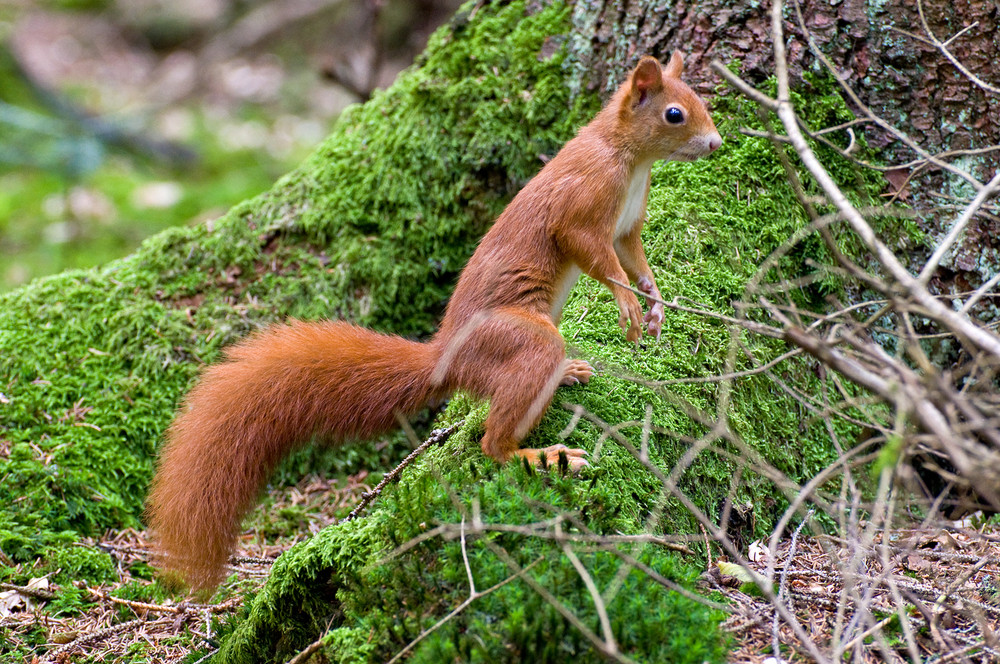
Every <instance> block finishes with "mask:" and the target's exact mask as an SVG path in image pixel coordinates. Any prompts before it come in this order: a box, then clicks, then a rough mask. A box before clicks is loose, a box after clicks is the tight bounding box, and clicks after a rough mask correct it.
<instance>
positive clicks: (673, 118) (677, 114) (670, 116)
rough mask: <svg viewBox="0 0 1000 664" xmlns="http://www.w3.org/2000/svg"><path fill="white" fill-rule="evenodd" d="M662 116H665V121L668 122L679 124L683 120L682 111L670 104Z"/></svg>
mask: <svg viewBox="0 0 1000 664" xmlns="http://www.w3.org/2000/svg"><path fill="white" fill-rule="evenodd" d="M664 116H665V117H666V118H667V122H669V123H670V124H680V123H682V122H684V111H682V110H681V109H679V108H677V107H676V106H671V107H670V108H668V109H667V112H666V113H664Z"/></svg>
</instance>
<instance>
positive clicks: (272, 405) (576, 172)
mask: <svg viewBox="0 0 1000 664" xmlns="http://www.w3.org/2000/svg"><path fill="white" fill-rule="evenodd" d="M682 69H683V59H682V57H681V54H680V52H678V51H675V52H674V53H673V55H672V56H671V58H670V62H669V63H668V64H667V65H666V66H665V67H664V66H661V65H660V63H659V61H657V60H656V58H653V57H649V56H646V57H643V58H642V59H641V60H640V61H639V63H638V65H637V66H636V67H635V69H634V70H632V71H631V72H630V74H629V76H628V79H627V80H626V81H625V82H624V83H623V84H622V85H621V87H620V88H618V90H617V92H615V94H614V96H613V97H612V98H611V100H610V101H609V102H608V103H607V104H606V105H605V107H604V108H603V109H602V110H601V112H600V113H599V114H598V115H597V116H596V117H595V118H594V119H593V121H591V122H590V124H588V125H587V126H585V127H583V128H582V129H580V131H579V133H578V134H577V135H576V137H575V138H573V139H572V140H571V141H569V142H568V143H567V144H566V145H565V146H564V147H563V148H562V150H560V151H559V153H558V154H557V155H556V156H555V157H554V158H553V159H552V160H551V161H549V162H548V163H547V164H546V165H545V166H544V168H542V170H541V171H540V172H539V173H538V174H537V175H536V176H535V177H534V178H533V179H532V180H531V181H530V182H528V184H527V185H526V186H525V187H524V189H522V190H521V191H520V193H518V194H517V196H516V197H515V198H514V200H513V201H511V203H510V204H509V205H508V206H507V208H506V209H505V210H504V211H503V213H502V214H501V215H500V217H499V218H498V219H497V220H496V222H495V223H494V224H493V227H492V228H491V229H490V230H489V232H488V233H487V234H486V235H485V237H483V240H482V242H481V243H480V244H479V247H478V248H477V249H476V251H475V253H474V254H473V255H472V258H471V259H470V260H469V262H468V264H467V265H466V266H465V269H464V270H463V271H462V274H461V276H460V277H459V279H458V285H457V286H456V288H455V292H454V294H453V295H452V297H451V300H450V301H449V302H448V305H447V308H446V310H445V315H444V319H443V320H442V322H441V327H440V329H439V330H438V332H437V333H436V334H435V335H434V336H433V337H432V338H431V339H430V341H428V342H426V343H418V342H414V341H408V340H406V339H403V338H400V337H396V336H390V335H384V334H379V333H376V332H372V331H370V330H367V329H364V328H361V327H357V326H355V325H352V324H350V323H346V322H340V321H318V322H303V321H292V322H289V323H287V324H280V325H274V326H271V327H268V328H266V329H264V330H262V331H260V332H257V333H255V334H252V335H251V336H249V337H248V338H247V339H245V340H243V341H241V342H239V343H237V344H236V345H234V346H232V347H231V348H229V349H228V351H227V352H226V355H225V359H224V360H223V361H222V362H220V363H219V364H216V365H214V366H210V367H208V368H207V369H206V370H205V371H204V373H203V375H202V377H201V380H200V381H199V382H198V384H197V385H195V387H194V388H193V389H192V390H191V391H190V393H189V394H188V395H187V398H186V400H185V401H184V404H183V406H182V407H181V409H180V410H179V411H178V414H177V416H176V418H175V420H174V422H173V424H172V425H171V426H170V428H169V429H168V430H167V433H166V444H165V446H164V449H163V453H162V456H161V458H160V462H159V467H158V469H157V472H156V476H155V478H154V480H153V484H152V489H151V492H150V495H149V500H148V508H147V515H148V518H149V524H150V526H151V529H152V531H153V537H154V541H155V544H156V547H157V549H158V551H159V560H158V563H159V564H160V565H161V566H162V567H163V568H164V569H165V571H167V572H168V573H171V574H180V576H181V577H183V578H184V580H186V581H187V583H188V584H189V585H191V586H192V587H193V588H194V589H198V590H208V589H211V588H214V587H215V586H216V585H217V584H218V582H219V581H220V580H221V577H222V572H223V566H224V564H225V562H226V560H227V559H228V557H229V555H230V554H231V552H232V550H233V549H234V546H235V541H236V538H237V536H238V534H239V532H240V525H241V521H242V519H243V517H244V516H245V514H246V513H247V512H248V511H249V510H250V509H251V508H252V507H253V505H254V504H255V502H256V501H257V499H258V496H259V494H260V493H261V491H262V490H263V488H264V486H265V484H266V482H267V480H268V479H269V477H270V476H271V474H272V472H273V471H274V468H275V466H276V465H277V464H278V462H279V461H280V460H281V459H282V458H283V457H284V456H285V455H286V454H288V453H289V452H291V451H292V450H293V449H296V448H297V447H299V446H301V445H303V444H305V443H307V442H308V441H309V440H310V439H312V438H319V439H322V440H324V441H329V442H335V443H336V442H343V441H349V440H359V439H366V438H371V437H373V436H375V435H377V434H379V433H383V432H386V431H389V430H392V429H394V428H397V427H398V426H399V418H401V417H409V416H411V415H413V414H415V413H417V412H418V411H419V410H421V409H422V408H424V407H425V406H426V405H427V404H428V403H429V402H432V401H440V400H442V399H444V398H447V396H449V395H450V394H452V393H453V392H455V391H456V390H465V391H467V392H469V393H471V394H473V395H475V396H477V397H481V398H489V399H490V411H489V416H488V417H487V419H486V424H485V433H484V435H483V438H482V450H483V453H484V454H486V455H487V456H489V457H492V458H493V459H495V460H497V461H499V462H505V461H508V460H510V459H512V458H518V457H523V458H525V459H527V460H528V461H529V462H531V463H536V464H537V463H547V464H557V463H559V459H560V455H564V459H565V462H568V465H569V467H570V468H571V469H573V470H574V471H575V470H578V469H579V468H581V467H583V466H585V465H586V464H587V462H586V460H585V459H584V456H585V454H586V452H585V451H584V450H581V449H568V448H567V447H566V446H564V445H552V446H550V447H546V448H544V449H518V444H519V442H520V441H521V440H522V439H523V438H524V437H525V435H527V433H528V432H529V431H530V430H531V429H532V428H533V427H534V426H535V425H536V424H537V423H538V422H539V420H541V418H542V416H543V414H544V413H545V410H546V409H547V408H548V406H549V403H550V402H551V400H552V397H553V395H554V393H555V390H556V387H558V386H559V385H572V384H574V383H578V382H579V383H586V382H587V381H588V380H589V379H590V376H591V375H592V373H593V369H592V368H591V366H590V365H589V364H588V363H587V362H585V361H583V360H572V359H566V355H565V350H564V346H565V344H564V342H563V339H562V337H561V336H560V334H559V330H558V329H557V328H556V325H557V323H558V321H559V318H560V316H561V314H562V308H563V305H564V304H565V302H566V298H567V296H568V295H569V291H570V289H571V288H572V287H573V284H575V283H576V281H577V278H578V277H579V276H580V274H581V273H586V274H587V275H589V276H591V277H593V278H594V279H596V280H598V281H599V282H601V283H602V284H604V285H605V286H607V287H608V289H610V291H611V293H612V294H613V295H614V298H615V302H616V303H617V305H618V310H619V312H620V316H619V319H618V323H619V325H620V326H621V328H622V330H623V331H624V332H625V336H626V338H627V339H628V340H629V341H636V340H638V339H639V337H640V334H641V330H642V327H643V325H645V326H646V329H647V332H648V333H649V334H650V335H654V336H657V337H659V333H660V328H661V325H662V323H663V320H664V312H663V305H661V304H657V303H654V302H653V301H652V300H647V305H648V306H649V307H650V309H649V311H648V313H647V314H646V315H645V316H643V314H642V308H641V306H640V304H639V300H638V298H637V297H636V295H635V293H633V292H632V291H631V290H629V289H627V288H624V287H622V286H621V285H619V284H625V283H629V281H630V280H631V281H632V282H634V283H635V284H636V287H637V289H638V290H639V291H641V292H643V293H646V294H648V295H650V296H653V297H656V298H659V291H658V290H657V288H656V282H655V281H654V279H653V273H652V272H651V271H650V269H649V265H648V264H647V263H646V256H645V253H644V252H643V248H642V242H641V239H640V237H639V234H640V231H641V230H642V224H643V221H644V219H645V216H646V198H647V196H648V194H649V180H650V168H651V167H652V165H653V162H654V161H656V160H658V159H674V160H682V161H691V160H694V159H697V158H699V157H702V156H704V155H707V154H708V153H710V152H712V151H713V150H715V149H716V148H718V147H719V145H720V144H721V143H722V138H721V137H720V136H719V133H718V131H716V129H715V124H714V123H713V122H712V119H711V117H710V116H709V114H708V111H707V109H706V107H705V104H704V102H703V101H702V100H701V99H700V98H699V97H698V96H697V95H696V94H695V93H694V92H693V91H692V90H691V89H690V88H689V87H688V86H687V85H685V84H684V83H683V82H681V79H680V76H681V71H682ZM616 282H617V283H616Z"/></svg>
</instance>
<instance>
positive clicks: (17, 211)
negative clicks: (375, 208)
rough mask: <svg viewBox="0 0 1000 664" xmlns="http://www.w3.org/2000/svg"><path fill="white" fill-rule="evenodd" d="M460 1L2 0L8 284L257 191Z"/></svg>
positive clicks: (0, 109)
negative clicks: (34, 0) (35, 0)
mask: <svg viewBox="0 0 1000 664" xmlns="http://www.w3.org/2000/svg"><path fill="white" fill-rule="evenodd" d="M458 4H459V3H458V2H457V0H418V1H407V0H269V1H254V0H242V1H241V0H46V1H38V2H30V1H26V0H0V291H3V290H9V289H11V288H14V287H16V286H18V285H19V284H23V283H25V282H27V281H29V280H30V279H33V278H35V277H39V276H42V275H46V274H51V273H54V272H59V271H61V270H64V269H66V268H72V267H88V266H92V265H97V264H101V263H104V262H107V261H109V260H112V259H114V258H116V257H119V256H123V255H125V254H127V253H128V252H129V251H131V250H132V249H133V248H134V247H136V246H137V245H138V244H139V243H140V242H141V241H142V240H143V239H144V238H146V237H148V236H150V235H152V234H154V233H156V232H157V231H159V230H162V229H164V228H166V227H169V226H174V225H178V224H196V223H203V222H206V221H209V220H211V219H213V218H214V217H216V216H219V215H221V214H222V213H223V212H225V211H226V210H227V209H228V208H229V207H231V206H232V205H233V204H235V203H237V202H239V201H241V200H243V199H245V198H248V197H250V196H253V195H256V194H257V193H259V192H261V191H263V190H265V189H267V188H268V187H269V186H270V184H271V183H272V182H273V181H274V180H275V179H276V178H277V177H278V176H280V175H282V174H283V173H284V172H286V171H288V170H289V169H290V168H292V167H293V166H294V165H295V164H296V163H298V161H299V160H301V159H302V158H303V157H304V156H305V155H306V154H308V153H309V152H310V151H311V149H312V147H313V146H314V145H315V144H316V143H318V142H319V140H320V139H322V138H323V137H324V136H325V135H326V133H327V131H328V129H329V127H330V125H331V123H332V122H333V121H334V120H335V119H336V117H337V116H338V115H339V113H340V112H341V111H342V109H343V108H344V107H345V106H347V105H348V104H350V103H353V102H357V101H363V100H365V99H366V98H367V97H369V96H370V95H371V94H372V92H373V91H374V90H375V89H377V88H380V87H385V86H386V85H388V84H389V83H390V82H391V81H392V80H393V79H394V78H395V76H396V75H397V74H398V72H399V71H400V70H401V69H402V68H404V67H406V66H407V65H408V64H409V63H410V62H411V61H412V59H413V57H414V56H415V55H416V54H417V53H419V52H420V51H421V49H422V48H423V46H424V44H425V42H426V39H427V36H428V35H429V34H430V32H431V31H432V30H433V29H434V28H435V27H437V26H438V25H439V24H440V23H442V22H444V21H446V20H447V19H448V18H449V17H450V16H451V15H452V13H453V12H454V10H455V8H456V7H457V5H458Z"/></svg>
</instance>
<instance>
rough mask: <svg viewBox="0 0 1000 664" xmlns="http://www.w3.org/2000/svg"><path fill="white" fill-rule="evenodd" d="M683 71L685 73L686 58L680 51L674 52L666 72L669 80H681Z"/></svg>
mask: <svg viewBox="0 0 1000 664" xmlns="http://www.w3.org/2000/svg"><path fill="white" fill-rule="evenodd" d="M682 71H684V56H683V55H681V52H680V51H674V52H673V53H672V54H671V55H670V62H668V63H667V66H666V68H665V69H664V72H665V73H666V75H667V76H668V77H669V78H680V77H681V72H682Z"/></svg>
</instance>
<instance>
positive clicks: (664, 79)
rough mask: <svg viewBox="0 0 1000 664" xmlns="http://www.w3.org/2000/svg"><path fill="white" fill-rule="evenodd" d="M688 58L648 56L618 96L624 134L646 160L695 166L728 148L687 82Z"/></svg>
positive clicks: (702, 103)
mask: <svg viewBox="0 0 1000 664" xmlns="http://www.w3.org/2000/svg"><path fill="white" fill-rule="evenodd" d="M683 69H684V58H683V57H682V56H681V53H680V51H674V53H673V55H671V56H670V62H668V63H667V65H666V66H665V67H664V66H661V65H660V62H659V61H658V60H657V59H656V58H654V57H651V56H648V55H647V56H643V57H642V59H641V60H639V64H638V65H636V67H635V69H633V70H632V72H631V73H630V74H629V77H628V79H627V80H626V81H625V83H623V84H622V86H621V87H620V88H619V90H618V92H617V93H616V95H615V101H616V102H617V104H618V120H619V131H621V132H622V134H624V136H622V137H623V138H625V140H626V141H627V142H628V143H629V144H630V145H631V146H633V148H634V149H635V150H636V151H637V152H638V153H641V158H643V159H667V160H675V161H694V160H695V159H698V158H699V157H704V156H705V155H707V154H709V153H710V152H712V151H713V150H715V149H716V148H718V147H719V146H720V145H721V144H722V137H721V136H719V132H718V130H716V128H715V123H714V122H712V118H711V116H710V115H709V114H708V109H707V108H706V107H705V102H704V101H702V99H701V97H699V96H698V95H697V94H695V92H694V90H692V89H691V88H689V87H688V86H687V85H686V84H685V83H684V82H683V81H681V72H682V71H683Z"/></svg>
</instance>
